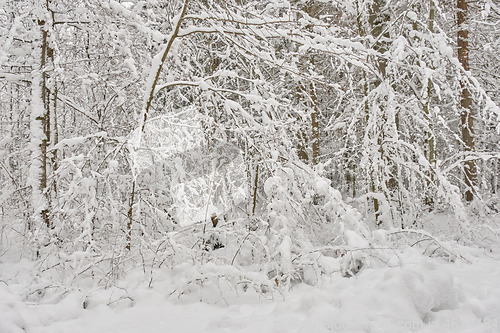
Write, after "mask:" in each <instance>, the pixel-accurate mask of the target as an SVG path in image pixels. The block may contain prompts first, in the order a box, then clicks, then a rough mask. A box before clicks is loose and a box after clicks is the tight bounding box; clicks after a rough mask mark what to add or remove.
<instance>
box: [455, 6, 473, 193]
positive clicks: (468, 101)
mask: <svg viewBox="0 0 500 333" xmlns="http://www.w3.org/2000/svg"><path fill="white" fill-rule="evenodd" d="M467 14H468V8H467V2H466V0H457V24H458V33H457V45H458V60H459V61H460V63H461V64H462V67H463V68H464V70H465V71H468V70H469V40H468V38H469V31H468V29H467V26H466V23H467ZM460 86H461V89H462V92H461V98H460V106H461V107H462V109H461V113H460V120H461V126H462V141H463V143H464V145H465V147H464V148H465V152H466V161H465V162H464V172H465V186H466V189H465V200H466V201H472V200H473V199H474V188H475V187H476V185H477V167H476V162H475V161H474V160H473V159H469V158H470V155H469V153H471V152H473V151H474V114H473V110H472V98H471V95H470V91H469V89H468V87H467V83H466V82H465V80H462V81H461V82H460Z"/></svg>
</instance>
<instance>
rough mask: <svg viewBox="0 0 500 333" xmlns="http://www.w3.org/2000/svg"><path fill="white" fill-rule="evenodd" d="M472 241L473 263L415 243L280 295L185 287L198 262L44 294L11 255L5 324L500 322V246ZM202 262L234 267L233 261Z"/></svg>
mask: <svg viewBox="0 0 500 333" xmlns="http://www.w3.org/2000/svg"><path fill="white" fill-rule="evenodd" d="M466 251H467V256H468V257H469V259H470V261H471V262H472V263H471V264H469V263H466V262H463V261H457V262H455V263H449V262H445V261H444V260H442V259H439V258H432V259H431V258H429V257H425V256H422V255H421V254H420V253H419V252H418V251H416V250H415V249H408V250H406V251H404V252H403V253H400V254H399V260H400V262H399V265H397V266H394V267H383V268H376V269H375V268H373V269H372V268H369V269H364V270H362V271H361V272H360V273H359V274H357V275H356V276H354V277H352V278H347V277H343V276H341V275H338V274H336V273H334V272H333V271H332V273H331V274H329V275H328V276H327V277H326V278H323V279H322V280H321V281H319V283H318V284H317V286H314V287H313V286H310V285H307V284H304V283H302V284H298V285H296V286H295V287H293V288H292V289H291V290H290V291H288V292H282V293H278V292H276V291H274V292H273V295H272V297H271V295H268V296H264V294H258V293H257V292H256V291H255V290H253V289H248V290H247V291H246V292H244V291H240V292H239V294H238V295H236V294H235V293H234V290H233V292H230V291H228V289H226V288H225V287H224V286H225V284H224V283H222V281H223V280H220V281H219V283H218V284H217V285H215V284H210V283H206V284H205V285H203V286H199V288H193V289H191V292H190V293H189V292H187V293H175V288H179V286H180V285H182V284H185V283H186V281H188V280H189V279H191V278H195V277H196V274H195V275H192V273H193V272H194V270H193V267H192V266H191V265H190V264H184V265H181V266H179V267H178V268H177V269H174V270H169V269H164V270H163V271H162V272H161V274H162V276H161V277H162V278H161V279H157V281H156V283H155V284H154V285H153V287H152V288H148V286H147V282H145V279H144V275H143V274H142V273H141V272H133V273H131V274H129V275H128V276H127V278H124V279H122V280H121V281H118V282H117V283H116V284H115V286H112V287H109V288H106V289H105V288H95V287H94V288H93V287H91V286H90V285H88V284H87V285H85V284H81V285H80V287H79V288H73V289H71V290H67V291H66V292H64V293H57V292H55V291H51V288H48V287H47V286H45V289H43V288H40V289H39V294H40V296H38V294H37V293H33V292H31V290H32V289H33V288H34V286H33V285H32V283H33V282H31V283H30V282H29V281H30V276H29V274H30V273H31V272H32V270H33V268H34V265H33V263H32V262H31V261H28V260H24V259H23V260H20V261H19V260H12V256H10V258H9V257H8V256H5V255H4V256H2V257H0V265H1V267H2V270H1V271H0V272H1V273H0V332H2V333H15V332H32V333H45V332H47V333H49V332H50V333H57V332H74V333H79V332H82V333H83V332H85V333H87V332H110V333H111V332H117V333H118V332H120V333H128V332H130V333H132V332H138V331H142V332H214V333H215V332H217V333H218V332H384V333H385V332H394V333H400V332H420V333H425V332H464V333H465V332H471V333H472V332H485V333H486V332H499V331H500V284H499V283H498V282H499V281H500V265H499V260H500V256H499V255H498V249H495V252H493V253H489V251H484V250H480V249H466ZM202 270H203V272H204V273H203V274H217V275H219V276H224V275H229V274H231V272H230V271H231V270H232V268H224V267H219V266H217V265H216V264H208V265H204V268H203V269H202ZM42 285H43V284H42ZM40 290H43V293H44V295H42V292H41V291H40Z"/></svg>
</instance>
